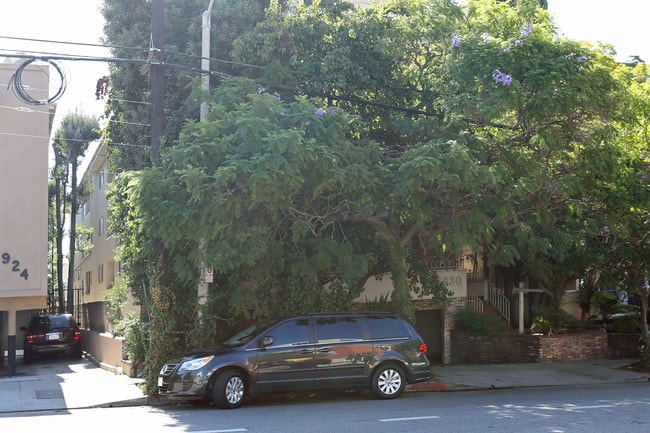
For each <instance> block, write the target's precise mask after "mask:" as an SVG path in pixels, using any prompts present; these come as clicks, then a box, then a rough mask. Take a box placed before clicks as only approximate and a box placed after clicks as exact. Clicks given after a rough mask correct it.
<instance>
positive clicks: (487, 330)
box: [454, 308, 510, 334]
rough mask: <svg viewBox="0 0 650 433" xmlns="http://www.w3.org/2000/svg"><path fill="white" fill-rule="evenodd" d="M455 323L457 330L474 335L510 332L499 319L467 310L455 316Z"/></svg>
mask: <svg viewBox="0 0 650 433" xmlns="http://www.w3.org/2000/svg"><path fill="white" fill-rule="evenodd" d="M454 322H455V325H456V326H455V328H456V329H458V330H460V331H467V332H471V333H473V334H493V333H499V332H508V331H510V328H509V327H508V326H507V325H506V324H505V323H503V322H502V321H501V320H499V319H498V318H497V317H494V316H492V315H489V314H481V313H477V312H476V311H473V310H470V309H467V308H465V309H462V310H459V311H457V312H456V314H454Z"/></svg>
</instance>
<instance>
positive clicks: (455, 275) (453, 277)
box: [355, 269, 467, 302]
mask: <svg viewBox="0 0 650 433" xmlns="http://www.w3.org/2000/svg"><path fill="white" fill-rule="evenodd" d="M438 275H439V276H440V279H441V280H442V281H443V282H444V283H445V284H446V285H447V288H448V289H449V290H450V291H451V292H453V293H452V296H451V297H452V298H463V299H466V298H467V271H466V270H465V269H460V270H455V271H443V270H440V271H438ZM392 291H393V280H392V279H391V274H389V273H387V274H384V275H382V276H381V278H377V277H371V278H369V279H368V281H366V284H365V285H364V290H363V292H362V293H361V295H360V296H359V297H358V298H357V299H356V300H355V302H366V300H368V301H374V300H375V299H380V298H381V297H382V296H386V295H390V293H392ZM412 298H413V299H427V298H431V296H423V297H420V296H419V295H417V294H416V293H413V294H412Z"/></svg>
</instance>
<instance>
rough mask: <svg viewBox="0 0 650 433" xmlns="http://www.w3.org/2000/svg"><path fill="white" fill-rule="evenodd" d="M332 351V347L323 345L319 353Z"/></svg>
mask: <svg viewBox="0 0 650 433" xmlns="http://www.w3.org/2000/svg"><path fill="white" fill-rule="evenodd" d="M331 351H332V349H331V348H329V347H323V348H322V349H318V353H330V352H331Z"/></svg>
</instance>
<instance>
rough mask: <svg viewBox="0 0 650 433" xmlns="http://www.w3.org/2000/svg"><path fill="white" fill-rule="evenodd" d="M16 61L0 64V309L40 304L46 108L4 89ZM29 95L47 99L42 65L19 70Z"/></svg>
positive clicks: (43, 285)
mask: <svg viewBox="0 0 650 433" xmlns="http://www.w3.org/2000/svg"><path fill="white" fill-rule="evenodd" d="M18 66H19V65H18V64H7V63H0V254H1V255H2V256H1V257H0V310H5V311H6V310H10V309H16V310H22V309H29V308H34V307H45V295H46V290H47V182H48V147H49V136H50V107H49V106H47V105H45V106H43V105H28V104H26V103H25V102H22V101H20V100H19V99H18V98H17V97H16V96H15V95H14V94H13V92H12V90H11V89H7V84H8V83H9V82H10V79H11V77H12V75H13V74H14V72H15V71H16V68H17V67H18ZM22 82H23V84H24V86H29V89H30V92H29V93H30V95H31V96H33V97H35V98H38V99H47V94H48V92H49V78H48V75H47V66H39V67H37V66H29V67H27V68H26V69H25V70H24V72H23V73H22Z"/></svg>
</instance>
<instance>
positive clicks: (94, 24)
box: [0, 0, 650, 132]
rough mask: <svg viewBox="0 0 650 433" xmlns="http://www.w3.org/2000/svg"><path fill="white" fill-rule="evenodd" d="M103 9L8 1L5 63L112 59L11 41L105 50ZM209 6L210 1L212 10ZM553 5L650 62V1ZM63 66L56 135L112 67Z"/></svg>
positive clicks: (1, 19)
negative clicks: (31, 56) (46, 56)
mask: <svg viewBox="0 0 650 433" xmlns="http://www.w3.org/2000/svg"><path fill="white" fill-rule="evenodd" d="M177 1H182V0H177ZM232 1H236V0H232ZM102 3H103V1H102V0H21V1H6V0H5V1H3V5H2V11H1V13H0V57H2V56H6V55H7V54H8V53H9V52H19V51H24V52H30V53H32V52H49V53H59V54H70V55H79V56H81V55H86V56H96V57H107V56H109V53H108V50H106V49H104V48H97V47H84V46H76V45H70V44H65V45H57V44H50V43H43V42H26V41H18V40H14V39H7V38H6V37H13V38H30V39H42V40H51V41H65V42H75V43H83V44H100V38H101V37H102V35H103V26H104V20H103V17H102V15H101V13H100V7H101V5H102ZM207 4H208V0H206V8H207ZM548 4H549V12H550V13H551V15H552V16H553V18H554V20H555V23H556V24H557V25H558V26H559V28H560V30H561V34H562V35H563V36H566V37H569V38H571V39H578V40H586V41H589V42H592V43H596V42H598V41H602V42H606V43H610V44H613V45H614V48H615V49H616V51H617V52H618V54H617V56H616V60H618V61H624V60H627V59H628V57H629V56H630V55H639V56H641V58H642V59H643V60H645V61H646V62H650V25H649V23H648V16H650V14H648V12H650V0H616V1H611V0H548ZM3 37H4V38H3ZM60 64H61V66H63V67H64V69H65V70H66V71H67V73H66V78H67V84H68V87H67V90H66V91H65V93H64V95H63V97H62V98H61V99H60V100H59V101H58V103H57V116H56V118H55V121H54V127H53V132H54V131H56V129H57V125H58V123H59V122H60V120H61V118H63V117H64V116H65V115H66V114H68V113H71V112H75V111H79V112H83V113H85V114H89V115H101V114H102V112H103V102H102V101H101V100H100V101H97V100H96V99H95V84H96V83H97V80H98V79H99V78H100V77H102V76H103V75H106V74H107V73H108V65H107V64H106V63H103V62H87V61H62V62H60ZM0 85H6V83H0Z"/></svg>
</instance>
